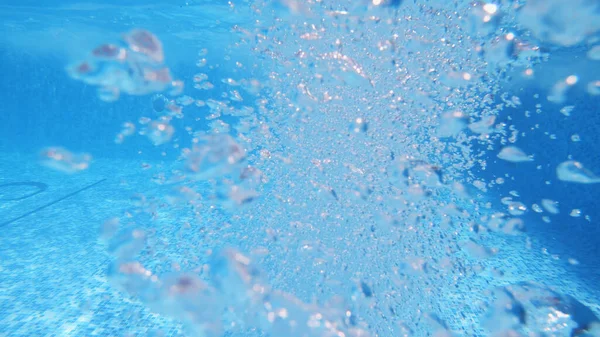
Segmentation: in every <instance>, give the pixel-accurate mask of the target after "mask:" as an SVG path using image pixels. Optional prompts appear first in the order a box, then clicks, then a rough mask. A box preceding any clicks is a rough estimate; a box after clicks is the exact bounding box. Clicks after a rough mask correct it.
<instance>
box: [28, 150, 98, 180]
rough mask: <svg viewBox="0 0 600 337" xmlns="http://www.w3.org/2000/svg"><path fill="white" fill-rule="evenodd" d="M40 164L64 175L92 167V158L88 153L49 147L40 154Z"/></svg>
mask: <svg viewBox="0 0 600 337" xmlns="http://www.w3.org/2000/svg"><path fill="white" fill-rule="evenodd" d="M39 160H40V163H41V164H42V165H44V166H46V167H48V168H50V169H53V170H56V171H60V172H63V173H68V174H72V173H76V172H80V171H84V170H87V169H88V168H89V167H90V163H91V161H92V156H91V155H90V154H87V153H73V152H70V151H69V150H67V149H65V148H63V147H49V148H45V149H43V150H42V151H41V152H40V154H39Z"/></svg>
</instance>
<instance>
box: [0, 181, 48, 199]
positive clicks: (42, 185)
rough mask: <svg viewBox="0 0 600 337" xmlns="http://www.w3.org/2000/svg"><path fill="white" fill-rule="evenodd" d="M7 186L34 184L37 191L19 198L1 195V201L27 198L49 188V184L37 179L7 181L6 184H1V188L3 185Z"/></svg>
mask: <svg viewBox="0 0 600 337" xmlns="http://www.w3.org/2000/svg"><path fill="white" fill-rule="evenodd" d="M7 186H33V187H35V188H37V189H38V190H37V191H34V192H30V193H29V194H25V195H24V196H21V197H18V198H1V197H0V201H17V200H23V199H27V198H31V197H33V196H34V195H37V194H40V193H42V192H44V191H45V190H47V189H48V185H46V184H44V183H39V182H37V181H19V182H16V183H6V184H0V189H2V188H3V187H7Z"/></svg>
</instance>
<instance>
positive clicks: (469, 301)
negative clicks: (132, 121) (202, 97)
mask: <svg viewBox="0 0 600 337" xmlns="http://www.w3.org/2000/svg"><path fill="white" fill-rule="evenodd" d="M0 163H3V164H1V165H0V177H1V178H0V184H3V183H9V182H19V181H38V182H43V183H45V184H47V185H48V189H47V190H46V191H44V192H41V193H39V194H36V195H34V196H32V197H30V198H26V199H23V200H18V201H8V202H2V203H0V219H1V220H2V221H1V222H4V221H8V219H13V218H16V217H19V216H20V215H22V214H25V213H27V212H28V211H30V210H32V209H35V208H37V207H39V206H40V205H45V204H48V203H51V202H52V201H53V200H56V199H59V198H60V197H62V196H65V195H68V194H69V193H72V192H73V191H77V190H79V189H81V188H82V187H85V186H88V185H90V184H92V183H94V182H98V181H100V180H102V179H106V180H105V181H102V182H101V183H99V184H97V185H95V186H93V187H92V188H89V189H86V190H84V191H82V192H80V193H77V194H75V195H72V196H70V197H68V198H66V199H64V200H61V201H59V202H57V203H55V204H53V205H51V206H48V207H46V208H43V209H40V210H38V211H37V212H35V213H33V214H30V215H28V216H26V217H23V218H22V219H19V220H17V221H14V222H12V223H9V224H7V225H5V226H3V227H2V228H0V336H147V335H152V334H153V333H157V334H159V335H160V333H163V334H164V335H165V336H182V335H184V334H183V330H182V327H181V325H180V324H178V323H177V322H174V321H172V320H171V319H169V318H165V317H161V316H159V315H155V314H152V313H151V312H150V311H149V310H148V309H146V308H145V307H144V306H143V305H142V304H140V303H138V302H136V301H132V300H131V299H129V298H128V296H127V295H123V294H121V293H119V292H118V291H116V290H115V289H113V288H112V287H111V286H110V285H109V284H108V282H107V278H106V269H107V266H108V264H109V261H110V259H111V257H110V256H109V255H108V253H107V251H106V247H105V246H104V245H103V244H102V243H101V241H100V240H99V233H100V226H101V225H102V223H103V222H104V221H105V220H107V219H108V218H110V217H112V216H115V215H120V214H122V212H123V210H124V209H125V208H127V207H128V205H129V203H130V196H131V195H132V194H133V193H135V192H145V191H147V190H148V189H151V188H152V187H151V186H150V184H149V179H150V176H151V175H152V170H147V171H143V170H140V167H141V163H140V162H135V161H118V160H102V159H98V160H96V161H95V162H94V163H93V165H92V167H91V168H90V170H88V171H85V172H82V173H80V174H76V175H64V174H61V173H59V172H53V171H50V170H48V169H45V168H43V167H41V166H39V165H38V164H37V162H36V161H35V157H31V156H23V155H15V154H0ZM8 163H9V164H8ZM531 236H532V239H531V246H532V249H525V240H524V239H523V238H505V237H494V238H493V239H491V241H489V242H488V244H489V245H490V246H492V247H493V246H496V247H501V249H500V252H499V254H498V255H496V256H495V257H493V258H490V259H488V260H486V261H485V263H486V264H488V265H489V266H496V267H498V268H499V269H502V270H503V271H505V273H506V274H505V276H504V277H503V278H502V279H497V278H494V277H493V276H492V275H486V274H485V273H481V274H479V275H477V276H476V277H472V278H470V279H466V280H465V281H464V282H462V283H461V284H460V287H459V288H454V289H448V291H447V294H446V296H445V298H442V299H440V306H441V307H442V308H447V309H446V310H447V315H445V316H446V317H444V318H445V319H447V320H448V324H449V325H450V326H451V327H452V328H453V329H454V330H455V331H456V332H457V333H459V334H461V335H464V334H467V333H468V332H470V333H473V332H474V331H477V332H478V333H480V334H481V335H482V336H483V335H484V332H482V331H481V330H480V329H478V328H477V326H478V324H479V323H478V317H479V315H480V314H481V313H480V310H481V308H480V305H479V304H480V302H479V301H481V300H483V299H484V297H483V296H484V290H485V289H489V288H490V287H492V286H494V285H503V284H507V283H512V282H518V281H524V280H527V281H535V282H540V283H544V284H546V285H550V286H555V287H558V288H559V289H560V290H562V292H564V293H568V294H571V295H573V296H575V297H576V298H577V299H578V300H580V301H581V302H582V303H584V304H586V305H588V307H590V308H591V309H592V310H594V311H595V312H596V314H600V307H599V306H598V305H597V299H598V298H600V296H599V292H598V289H590V288H589V287H586V285H585V284H584V283H583V282H581V280H579V279H577V278H576V277H574V276H573V273H570V272H569V270H568V266H567V263H566V261H565V258H566V257H561V258H560V259H558V260H555V259H553V258H551V257H550V256H549V255H548V254H544V253H543V252H542V248H544V247H542V246H540V245H539V244H538V242H537V241H536V239H535V233H533V234H531ZM548 248H549V251H550V253H552V250H551V248H550V247H548ZM466 306H468V307H466ZM457 308H464V309H465V310H464V312H467V313H471V315H470V316H469V315H464V316H462V315H461V316H460V317H458V315H456V314H455V312H456V310H457ZM461 327H462V328H461Z"/></svg>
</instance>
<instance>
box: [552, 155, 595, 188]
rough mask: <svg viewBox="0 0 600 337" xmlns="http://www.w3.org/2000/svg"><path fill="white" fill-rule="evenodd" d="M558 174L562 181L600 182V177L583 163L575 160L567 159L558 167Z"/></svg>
mask: <svg viewBox="0 0 600 337" xmlns="http://www.w3.org/2000/svg"><path fill="white" fill-rule="evenodd" d="M556 175H557V176H558V179H560V180H562V181H568V182H573V183H582V184H595V183H600V178H599V177H597V176H596V175H595V174H594V173H592V172H591V171H590V170H588V169H586V168H585V167H584V166H583V164H582V163H580V162H578V161H574V160H569V161H565V162H563V163H561V164H559V165H558V167H557V168H556Z"/></svg>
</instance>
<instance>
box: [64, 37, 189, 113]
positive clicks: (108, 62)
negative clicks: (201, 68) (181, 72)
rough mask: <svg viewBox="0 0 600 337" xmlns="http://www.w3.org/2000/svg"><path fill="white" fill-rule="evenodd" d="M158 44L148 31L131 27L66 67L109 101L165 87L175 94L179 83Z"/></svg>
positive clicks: (75, 76) (180, 84)
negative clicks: (86, 56) (165, 61)
mask: <svg viewBox="0 0 600 337" xmlns="http://www.w3.org/2000/svg"><path fill="white" fill-rule="evenodd" d="M163 61H164V52H163V47H162V43H161V42H160V40H159V39H158V38H157V37H156V36H155V35H154V34H152V33H150V32H148V31H145V30H138V29H135V30H132V31H130V32H128V33H126V34H123V36H122V40H121V41H120V42H118V43H116V44H112V43H107V44H103V45H100V46H98V47H96V48H95V49H94V50H92V51H91V52H90V56H89V57H88V58H87V59H86V60H85V61H81V62H78V63H75V64H73V65H71V66H69V68H68V73H69V75H70V76H71V77H72V78H73V79H76V80H79V81H82V82H85V83H87V84H90V85H94V86H97V87H98V97H99V98H100V99H102V100H103V101H107V102H112V101H115V100H117V99H119V96H120V94H121V93H126V94H129V95H146V94H150V93H154V92H162V91H165V90H169V91H170V92H171V93H172V94H175V95H176V94H178V93H179V92H180V91H181V90H182V89H183V82H181V81H178V80H174V79H173V78H172V77H171V73H170V71H169V68H167V67H165V66H164V65H163Z"/></svg>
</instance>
